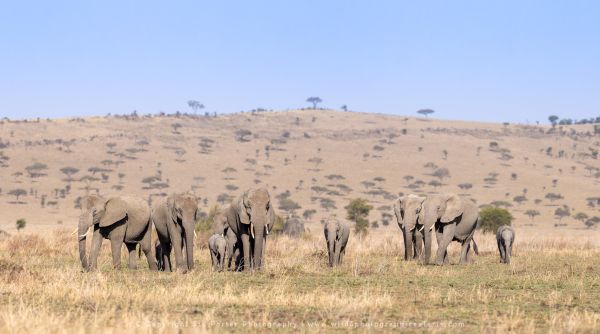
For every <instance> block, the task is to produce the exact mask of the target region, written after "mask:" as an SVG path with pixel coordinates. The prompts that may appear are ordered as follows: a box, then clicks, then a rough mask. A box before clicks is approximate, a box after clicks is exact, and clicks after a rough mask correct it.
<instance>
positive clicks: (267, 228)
mask: <svg viewBox="0 0 600 334" xmlns="http://www.w3.org/2000/svg"><path fill="white" fill-rule="evenodd" d="M265 230H266V232H267V235H269V225H267V226H265Z"/></svg>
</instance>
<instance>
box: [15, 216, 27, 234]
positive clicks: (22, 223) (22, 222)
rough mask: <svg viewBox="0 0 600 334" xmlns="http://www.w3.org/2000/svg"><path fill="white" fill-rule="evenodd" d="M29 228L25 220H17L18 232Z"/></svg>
mask: <svg viewBox="0 0 600 334" xmlns="http://www.w3.org/2000/svg"><path fill="white" fill-rule="evenodd" d="M25 226H27V221H26V220H25V219H23V218H21V219H19V220H17V231H20V230H22V229H24V228H25Z"/></svg>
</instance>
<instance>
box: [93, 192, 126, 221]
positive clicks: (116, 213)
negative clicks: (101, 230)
mask: <svg viewBox="0 0 600 334" xmlns="http://www.w3.org/2000/svg"><path fill="white" fill-rule="evenodd" d="M103 211H104V214H99V213H98V212H96V214H98V216H99V218H100V222H99V226H100V227H106V226H111V225H112V224H114V223H117V222H119V221H121V220H123V219H125V218H127V203H126V202H125V201H124V200H123V199H122V198H119V197H116V198H111V199H109V200H108V201H107V202H106V204H105V205H104V210H103ZM96 214H95V216H94V222H95V220H96Z"/></svg>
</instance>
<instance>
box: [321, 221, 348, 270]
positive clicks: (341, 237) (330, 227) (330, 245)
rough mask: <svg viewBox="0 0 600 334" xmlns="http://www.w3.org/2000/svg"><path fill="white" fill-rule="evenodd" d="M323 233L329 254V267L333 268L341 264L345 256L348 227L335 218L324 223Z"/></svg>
mask: <svg viewBox="0 0 600 334" xmlns="http://www.w3.org/2000/svg"><path fill="white" fill-rule="evenodd" d="M323 232H324V233H325V241H326V242H327V251H328V253H329V266H330V267H335V266H338V265H340V264H342V260H343V259H344V254H346V244H348V238H349V237H350V227H349V226H348V224H346V223H343V222H340V221H339V220H337V219H335V218H329V219H327V222H325V227H324V229H323Z"/></svg>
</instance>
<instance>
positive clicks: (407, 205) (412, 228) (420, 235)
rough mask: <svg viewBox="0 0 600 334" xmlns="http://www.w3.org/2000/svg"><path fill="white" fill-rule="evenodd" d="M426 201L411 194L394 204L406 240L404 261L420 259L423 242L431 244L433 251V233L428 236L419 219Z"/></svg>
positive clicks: (401, 197) (400, 198)
mask: <svg viewBox="0 0 600 334" xmlns="http://www.w3.org/2000/svg"><path fill="white" fill-rule="evenodd" d="M424 200H425V197H422V196H417V195H413V194H410V195H406V196H400V197H399V198H398V199H397V200H396V201H395V202H394V213H395V214H396V220H397V221H398V226H399V227H400V230H401V231H402V237H403V239H404V260H406V261H408V260H411V259H418V258H419V257H420V256H421V253H422V249H423V240H425V243H426V244H429V249H430V251H431V231H429V234H426V233H425V231H423V223H422V222H420V221H418V218H417V217H418V214H419V211H420V210H421V204H422V203H423V201H424ZM425 249H427V246H426V247H425ZM427 258H428V256H427Z"/></svg>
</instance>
